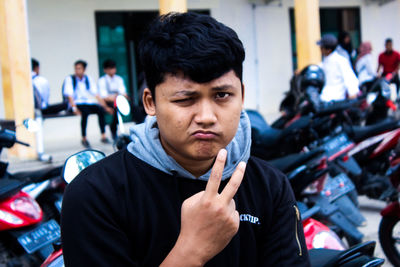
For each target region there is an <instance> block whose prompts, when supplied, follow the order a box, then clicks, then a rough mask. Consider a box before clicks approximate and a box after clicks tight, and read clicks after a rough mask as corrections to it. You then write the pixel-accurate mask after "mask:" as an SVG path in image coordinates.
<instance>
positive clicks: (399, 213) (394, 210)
mask: <svg viewBox="0 0 400 267" xmlns="http://www.w3.org/2000/svg"><path fill="white" fill-rule="evenodd" d="M381 215H382V216H392V217H398V218H400V205H399V202H392V203H390V204H389V205H387V206H386V207H385V208H384V209H383V210H382V211H381Z"/></svg>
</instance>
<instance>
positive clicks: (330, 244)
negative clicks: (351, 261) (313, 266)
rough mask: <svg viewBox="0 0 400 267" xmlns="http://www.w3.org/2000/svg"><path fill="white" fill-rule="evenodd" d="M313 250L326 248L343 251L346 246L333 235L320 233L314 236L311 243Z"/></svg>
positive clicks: (331, 233)
mask: <svg viewBox="0 0 400 267" xmlns="http://www.w3.org/2000/svg"><path fill="white" fill-rule="evenodd" d="M312 245H313V248H327V249H335V250H345V249H346V245H345V244H343V242H342V240H340V238H339V237H338V236H337V235H336V234H335V233H334V232H327V231H322V232H319V233H318V234H316V235H315V236H314V239H313V241H312Z"/></svg>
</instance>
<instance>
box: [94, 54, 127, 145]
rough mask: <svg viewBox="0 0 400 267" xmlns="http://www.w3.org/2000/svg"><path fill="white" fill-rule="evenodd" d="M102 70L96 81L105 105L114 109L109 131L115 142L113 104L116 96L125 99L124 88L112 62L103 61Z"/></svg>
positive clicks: (116, 119) (115, 131) (122, 81)
mask: <svg viewBox="0 0 400 267" xmlns="http://www.w3.org/2000/svg"><path fill="white" fill-rule="evenodd" d="M103 70H104V73H105V74H104V75H103V76H101V77H100V79H99V81H98V89H99V94H100V97H101V98H102V99H103V100H104V101H105V103H106V105H107V106H108V107H110V108H113V109H114V112H113V120H112V122H111V124H110V131H111V136H112V138H113V140H115V139H116V138H117V124H118V117H117V111H116V109H115V108H114V102H115V99H116V97H117V96H118V95H123V96H125V97H127V95H126V88H125V84H124V80H123V79H122V77H121V76H119V75H117V74H116V73H117V66H116V64H115V61H114V60H112V59H107V60H106V61H104V63H103Z"/></svg>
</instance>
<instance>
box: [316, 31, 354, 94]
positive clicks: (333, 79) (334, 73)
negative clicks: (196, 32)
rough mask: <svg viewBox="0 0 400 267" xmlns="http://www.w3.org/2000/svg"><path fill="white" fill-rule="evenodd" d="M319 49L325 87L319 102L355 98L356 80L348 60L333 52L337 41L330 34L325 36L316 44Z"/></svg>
mask: <svg viewBox="0 0 400 267" xmlns="http://www.w3.org/2000/svg"><path fill="white" fill-rule="evenodd" d="M317 44H318V45H319V46H320V48H321V53H322V62H321V67H322V69H323V70H324V73H325V85H324V88H323V89H322V92H321V96H320V98H321V100H322V101H325V102H329V101H340V100H344V99H346V98H350V99H352V98H356V97H357V96H358V94H359V92H360V91H359V89H358V79H357V77H356V75H355V74H354V71H353V70H352V68H351V67H350V64H349V63H348V60H347V59H346V58H344V57H343V56H341V55H339V53H338V52H337V51H336V50H335V49H336V47H337V39H336V37H335V36H334V35H332V34H325V35H324V36H322V38H321V40H320V41H318V42H317Z"/></svg>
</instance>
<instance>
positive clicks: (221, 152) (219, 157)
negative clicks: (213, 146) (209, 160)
mask: <svg viewBox="0 0 400 267" xmlns="http://www.w3.org/2000/svg"><path fill="white" fill-rule="evenodd" d="M226 153H227V152H226V150H225V149H221V150H220V151H219V153H218V159H225V157H226Z"/></svg>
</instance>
